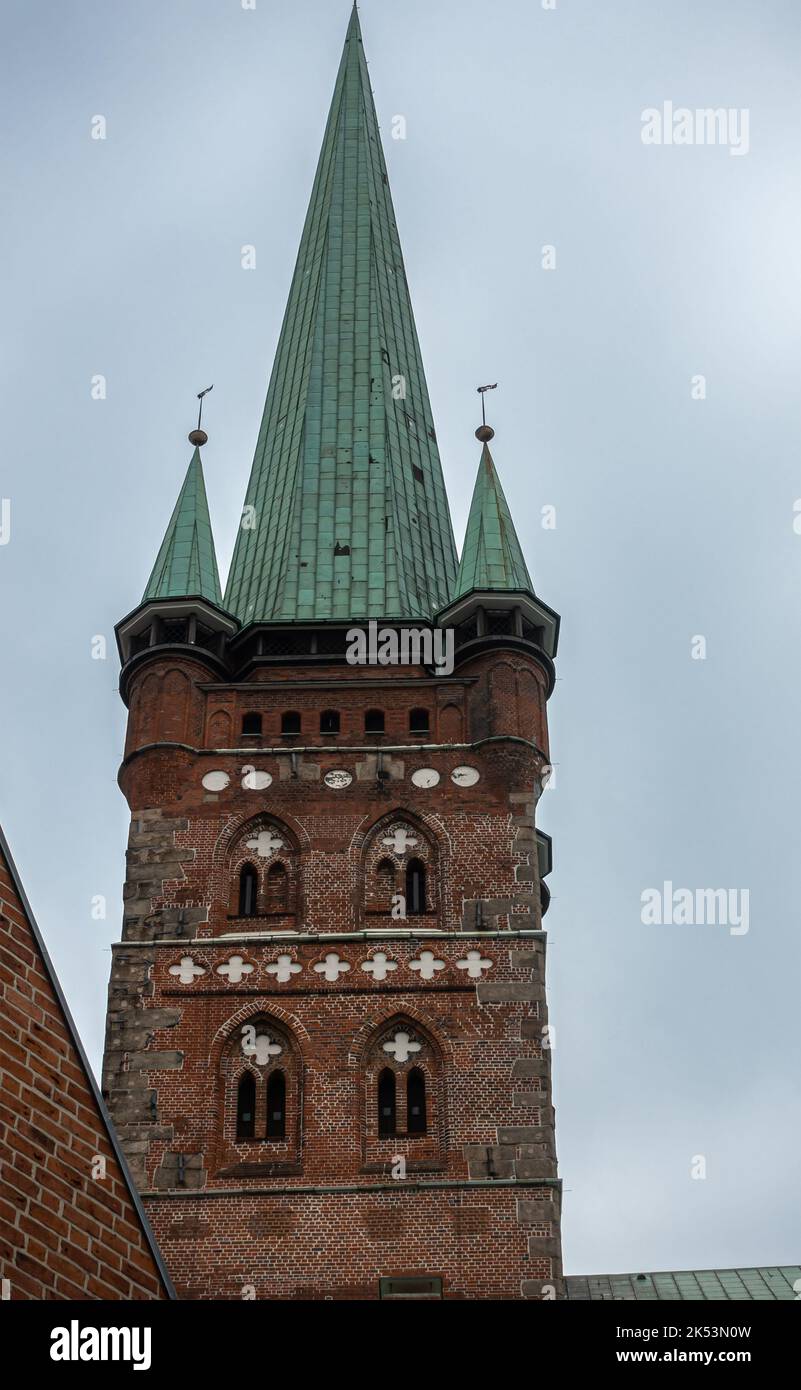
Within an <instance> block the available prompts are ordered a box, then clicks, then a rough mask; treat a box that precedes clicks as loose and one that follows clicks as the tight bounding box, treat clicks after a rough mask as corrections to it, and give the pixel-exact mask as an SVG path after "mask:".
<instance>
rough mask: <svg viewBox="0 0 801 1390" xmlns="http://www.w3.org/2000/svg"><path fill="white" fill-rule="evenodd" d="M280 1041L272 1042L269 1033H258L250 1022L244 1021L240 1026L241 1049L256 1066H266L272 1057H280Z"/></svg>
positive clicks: (281, 1049)
mask: <svg viewBox="0 0 801 1390" xmlns="http://www.w3.org/2000/svg"><path fill="white" fill-rule="evenodd" d="M283 1050H284V1049H283V1048H282V1046H281V1044H280V1043H277V1042H274V1041H273V1039H272V1038H271V1037H270V1035H269V1033H259V1034H258V1035H257V1033H256V1029H255V1028H254V1026H253V1024H252V1023H245V1024H243V1026H242V1051H243V1052H244V1054H245V1056H246V1057H250V1058H251V1059H252V1060H253V1061H254V1062H255V1063H256V1065H257V1066H259V1067H266V1066H267V1063H268V1062H269V1061H270V1060H271V1058H273V1057H280V1056H281V1053H282V1052H283Z"/></svg>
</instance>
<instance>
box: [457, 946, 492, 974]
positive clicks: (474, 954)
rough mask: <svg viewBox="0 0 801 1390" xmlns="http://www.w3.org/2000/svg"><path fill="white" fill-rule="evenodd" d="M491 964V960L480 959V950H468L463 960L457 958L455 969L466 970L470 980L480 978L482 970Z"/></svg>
mask: <svg viewBox="0 0 801 1390" xmlns="http://www.w3.org/2000/svg"><path fill="white" fill-rule="evenodd" d="M491 965H492V961H491V960H482V958H481V952H480V951H468V952H467V957H466V959H465V960H457V962H456V969H457V970H466V971H467V973H468V975H469V977H470V979H471V980H480V979H481V975H482V972H483V971H484V970H489V969H490V967H491Z"/></svg>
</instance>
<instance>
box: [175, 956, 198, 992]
mask: <svg viewBox="0 0 801 1390" xmlns="http://www.w3.org/2000/svg"><path fill="white" fill-rule="evenodd" d="M205 973H206V971H205V969H204V968H203V966H202V965H195V962H194V961H193V959H192V957H191V956H182V957H181V962H180V964H179V965H171V966H170V974H171V975H177V977H178V979H179V980H180V982H181V984H182V985H191V984H194V982H195V977H196V976H197V975H205Z"/></svg>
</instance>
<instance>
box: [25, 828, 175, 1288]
mask: <svg viewBox="0 0 801 1390" xmlns="http://www.w3.org/2000/svg"><path fill="white" fill-rule="evenodd" d="M0 1079H1V1081H2V1089H1V1092H0V1277H1V1278H2V1279H3V1280H7V1281H8V1284H7V1289H6V1291H5V1292H4V1296H5V1295H6V1293H7V1295H8V1296H9V1297H10V1298H11V1299H12V1300H14V1299H125V1300H140V1299H162V1298H168V1297H170V1296H172V1291H171V1289H170V1288H169V1286H168V1284H167V1283H165V1278H164V1271H163V1269H162V1268H160V1267H159V1264H158V1261H157V1256H156V1253H155V1248H154V1245H153V1242H152V1237H151V1236H150V1235H149V1234H148V1232H147V1230H146V1229H145V1228H144V1227H143V1221H142V1217H141V1214H140V1212H139V1211H138V1210H137V1206H136V1205H135V1199H134V1189H133V1187H132V1185H131V1181H130V1177H129V1176H128V1175H126V1173H125V1172H124V1170H123V1168H122V1166H121V1162H120V1159H119V1157H118V1153H117V1150H116V1148H115V1143H114V1140H113V1138H112V1134H111V1132H110V1128H109V1122H108V1117H107V1115H106V1114H105V1113H104V1111H103V1110H102V1109H101V1106H100V1104H99V1097H98V1095H97V1092H96V1090H95V1089H94V1088H93V1082H92V1081H91V1079H90V1076H89V1074H88V1069H87V1065H86V1062H85V1059H84V1057H83V1055H82V1054H81V1052H80V1049H79V1046H78V1044H77V1041H76V1037H75V1033H74V1029H73V1026H72V1023H71V1020H70V1018H69V1015H68V1014H66V1012H65V1009H64V1006H63V1003H62V1000H61V998H60V995H59V993H58V991H57V989H56V986H55V983H54V976H53V974H52V968H51V966H50V963H49V961H48V959H47V957H46V954H45V953H44V951H43V947H42V943H41V939H40V938H39V935H38V932H37V929H36V925H35V923H34V922H33V919H32V917H31V916H30V913H29V909H28V907H27V904H26V903H25V902H24V901H23V898H22V896H21V893H20V889H19V886H18V880H17V878H16V873H15V870H14V867H13V864H12V863H11V859H10V856H8V854H7V851H6V849H5V846H4V842H3V841H2V839H1V838H0Z"/></svg>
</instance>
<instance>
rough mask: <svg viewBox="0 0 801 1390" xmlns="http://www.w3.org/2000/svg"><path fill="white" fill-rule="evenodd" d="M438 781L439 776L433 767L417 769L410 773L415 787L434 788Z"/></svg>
mask: <svg viewBox="0 0 801 1390" xmlns="http://www.w3.org/2000/svg"><path fill="white" fill-rule="evenodd" d="M439 780H440V776H439V773H438V772H437V769H436V768H435V767H419V768H418V769H417V771H416V772H413V773H412V781H413V782H414V785H415V786H416V787H436V786H438V784H439Z"/></svg>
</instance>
